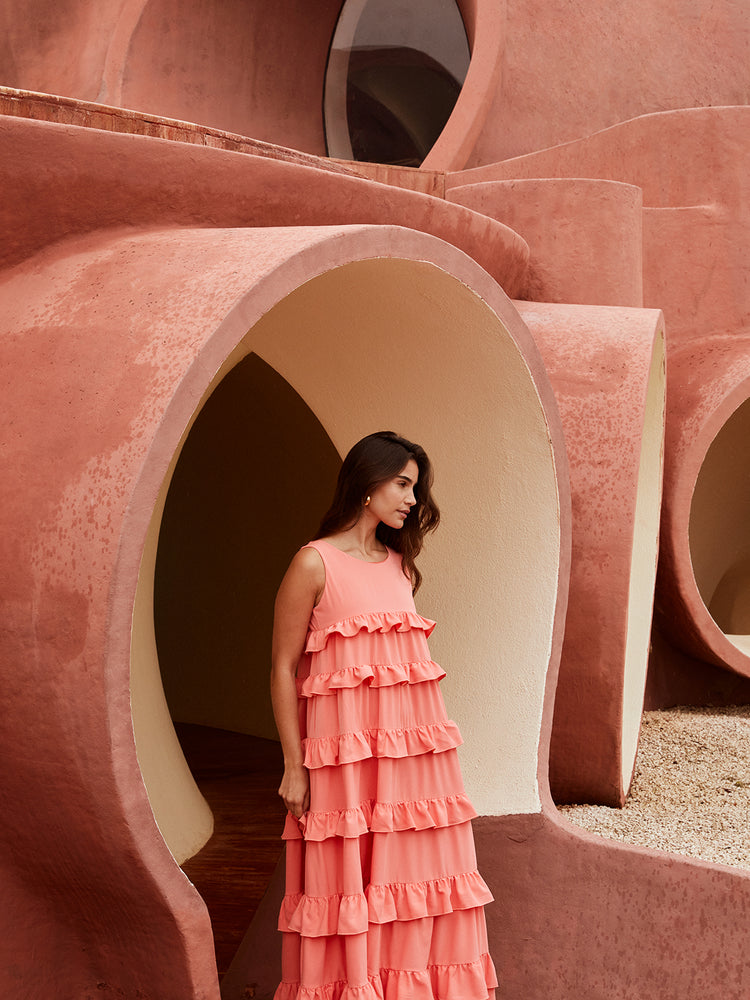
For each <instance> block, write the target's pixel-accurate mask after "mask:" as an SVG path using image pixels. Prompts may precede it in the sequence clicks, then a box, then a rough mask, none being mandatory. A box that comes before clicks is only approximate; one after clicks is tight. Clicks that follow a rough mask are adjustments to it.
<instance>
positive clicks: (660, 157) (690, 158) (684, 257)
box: [446, 107, 750, 344]
mask: <svg viewBox="0 0 750 1000" xmlns="http://www.w3.org/2000/svg"><path fill="white" fill-rule="evenodd" d="M749 167H750V107H736V108H696V109H690V110H685V111H673V112H665V113H663V114H653V115H646V116H644V117H642V118H637V119H635V120H633V121H628V122H623V123H622V124H620V125H617V126H615V127H613V128H610V129H607V130H606V131H603V132H598V133H596V134H595V135H592V136H589V137H588V138H586V139H582V140H580V141H577V142H571V143H568V144H566V145H564V146H559V147H557V148H555V149H548V150H543V151H541V152H539V153H533V154H530V155H528V156H523V157H519V158H517V159H514V160H508V161H506V162H505V163H495V164H491V165H489V166H486V167H480V168H477V169H474V170H464V171H459V172H456V173H453V174H450V175H449V176H447V177H446V189H447V190H448V191H450V190H451V189H452V188H454V187H457V186H463V185H466V184H472V185H474V184H479V183H485V182H490V181H498V180H515V179H519V178H539V179H542V178H550V177H552V178H555V177H556V178H570V179H574V178H578V177H592V178H602V179H605V180H613V181H621V182H623V183H626V184H631V185H633V186H635V187H639V188H641V189H642V191H643V206H644V213H643V304H644V305H646V306H648V307H652V308H658V309H661V310H662V311H663V312H664V315H665V317H666V321H667V329H668V336H669V342H670V344H678V343H683V342H685V341H686V340H687V339H688V338H692V337H699V338H704V337H705V336H706V335H708V334H711V333H714V332H720V333H732V332H736V333H740V332H742V331H743V330H744V329H746V325H747V316H748V314H749V313H750V281H749V280H748V272H749V270H750V264H749V263H748V259H749V258H748V254H747V247H748V245H749V244H750V216H749V215H748V212H747V209H746V205H747V202H748V198H749V197H750V169H748V168H749Z"/></svg>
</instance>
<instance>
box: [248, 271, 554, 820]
mask: <svg viewBox="0 0 750 1000" xmlns="http://www.w3.org/2000/svg"><path fill="white" fill-rule="evenodd" d="M508 309H509V310H512V306H511V305H510V304H508ZM249 340H251V341H252V348H253V350H255V351H256V352H257V353H258V354H260V355H261V356H262V357H263V358H264V359H265V360H266V361H267V362H268V363H269V364H271V365H272V366H274V367H275V368H277V369H278V370H279V371H280V372H281V373H282V374H283V375H284V377H285V378H286V379H287V380H288V381H289V382H290V383H291V384H292V385H293V386H294V387H295V389H296V390H297V391H298V392H299V393H300V394H301V395H302V396H303V397H304V399H305V401H306V402H307V403H308V405H309V406H310V407H311V408H312V409H313V410H314V412H315V414H316V416H317V417H318V418H319V419H320V420H321V422H322V423H323V425H324V426H325V428H326V430H327V432H328V434H329V435H330V437H331V439H332V440H333V442H334V444H335V445H336V447H337V449H338V450H339V451H340V452H341V453H342V454H343V453H345V452H346V451H347V450H348V448H349V447H350V446H351V445H352V444H353V443H354V442H355V441H356V440H358V439H359V438H360V437H361V436H362V435H364V434H366V433H369V432H370V431H372V430H375V429H378V428H381V429H382V428H390V429H393V430H397V431H400V432H401V433H403V434H405V435H406V436H407V437H411V438H412V439H413V440H416V441H419V442H420V443H421V444H423V445H424V447H425V448H426V449H427V451H428V453H429V454H430V455H431V457H432V459H433V461H434V463H435V467H436V492H437V496H438V499H439V502H440V505H441V508H442V511H443V522H442V525H441V527H440V529H439V530H438V532H437V534H436V535H435V536H434V537H432V538H430V539H429V542H428V544H427V547H426V551H425V553H424V555H423V557H422V559H421V566H422V568H423V571H424V573H425V578H426V579H425V584H424V585H423V588H422V590H420V592H419V594H418V595H417V596H418V601H417V605H418V608H419V609H420V611H421V612H422V613H423V614H425V615H427V616H428V617H434V618H436V619H437V620H438V623H439V624H438V628H437V629H436V631H435V632H434V633H433V636H432V638H431V648H432V650H433V655H434V657H435V658H436V659H437V660H438V661H439V662H441V663H442V665H443V666H444V668H445V669H446V670H447V671H448V677H447V678H446V680H445V681H444V682H443V692H444V695H445V699H446V702H447V705H448V710H449V714H451V715H452V716H453V718H455V719H456V721H457V722H458V723H459V725H460V727H461V728H462V731H463V734H464V739H465V744H464V746H463V747H462V750H461V757H462V764H463V769H464V777H465V781H466V786H467V790H468V791H469V794H470V795H471V797H472V799H473V801H474V804H475V806H476V808H477V809H478V811H479V812H480V813H482V814H486V815H490V814H502V813H526V812H535V811H538V810H539V809H540V798H539V790H538V787H537V754H538V748H539V738H540V731H541V717H542V704H543V698H544V686H545V678H546V671H547V665H548V661H549V655H550V648H551V637H552V623H553V617H554V610H555V602H556V595H557V573H558V559H559V551H560V536H559V503H558V496H557V483H556V476H555V470H554V464H553V458H552V450H551V445H550V440H549V435H548V428H547V423H546V418H545V415H544V412H543V409H542V407H541V403H540V401H539V398H538V396H537V393H536V389H535V387H534V384H533V382H532V380H531V378H530V375H529V371H528V369H527V367H526V364H525V362H524V361H523V359H522V357H521V356H520V354H519V352H518V349H517V348H516V346H515V344H514V342H513V341H512V339H511V338H510V336H509V335H508V332H507V330H506V328H505V327H504V326H503V324H502V323H501V321H500V320H499V318H498V317H497V315H496V314H495V313H494V312H493V311H492V310H491V309H490V308H489V307H488V306H487V305H486V304H485V303H484V302H483V301H482V300H481V299H480V298H479V297H478V296H476V295H475V294H474V293H473V292H471V290H470V289H468V288H467V287H466V286H464V285H462V284H461V283H460V282H459V281H457V280H456V279H454V278H451V277H450V276H449V275H447V274H445V272H442V271H441V270H439V269H438V268H437V267H435V266H433V265H430V264H427V263H418V262H414V261H404V260H393V259H387V258H384V259H376V260H370V261H360V262H356V263H352V264H348V265H346V266H344V267H340V268H338V269H336V270H333V271H329V272H328V273H326V274H325V275H323V276H321V277H319V278H315V279H314V280H312V281H310V282H308V283H307V284H306V285H303V286H302V287H301V288H299V289H297V290H296V291H295V292H293V293H292V294H291V295H289V296H288V297H287V298H286V299H284V301H283V302H281V303H279V305H278V306H276V307H275V308H274V309H273V310H272V311H271V312H269V313H268V314H267V315H266V316H265V317H264V318H263V319H262V320H261V321H260V322H259V323H258V324H256V326H255V327H254V328H253V330H252V331H251V334H250V335H249Z"/></svg>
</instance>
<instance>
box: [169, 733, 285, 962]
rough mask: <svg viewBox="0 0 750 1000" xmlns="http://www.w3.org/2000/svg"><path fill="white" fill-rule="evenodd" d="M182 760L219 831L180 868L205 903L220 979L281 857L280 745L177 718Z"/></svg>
mask: <svg viewBox="0 0 750 1000" xmlns="http://www.w3.org/2000/svg"><path fill="white" fill-rule="evenodd" d="M175 729H176V730H177V735H178V737H179V740H180V743H181V744H182V749H183V752H184V754H185V759H186V760H187V762H188V765H189V766H190V770H191V771H192V772H193V776H194V778H195V780H196V782H197V784H198V787H199V788H200V790H201V792H202V793H203V795H204V796H205V798H206V800H207V801H208V804H209V805H210V807H211V810H212V811H213V814H214V822H215V829H214V835H213V837H212V838H211V839H210V840H209V842H208V843H207V844H206V846H205V847H204V848H203V850H202V851H200V852H199V853H198V854H196V855H195V857H193V858H190V859H189V860H188V861H186V862H185V863H184V864H183V866H182V869H183V871H184V872H185V874H186V875H187V877H188V878H189V879H190V881H191V882H192V883H193V884H194V885H195V887H196V888H197V889H198V892H200V894H201V896H202V897H203V899H204V900H205V903H206V906H207V907H208V912H209V913H210V915H211V923H212V925H213V929H214V941H215V943H216V964H217V968H218V971H219V976H220V977H221V976H223V975H224V973H225V972H226V970H227V968H228V967H229V964H230V962H231V961H232V958H233V957H234V954H235V952H236V951H237V948H238V947H239V944H240V942H241V941H242V938H243V936H244V934H245V931H246V930H247V928H248V925H249V924H250V921H251V920H252V918H253V915H254V913H255V910H256V909H257V906H258V903H259V902H260V900H261V899H262V897H263V894H264V892H265V891H266V887H267V885H268V881H269V879H270V877H271V875H272V873H273V871H274V869H275V867H276V865H277V863H278V860H279V857H280V856H281V849H282V842H281V840H280V837H281V831H282V828H283V825H284V815H285V810H284V806H283V803H282V802H281V799H280V798H279V796H278V795H277V792H276V790H277V788H278V787H279V782H280V781H281V772H282V760H281V748H280V746H279V744H278V743H277V742H276V741H275V740H263V739H259V738H257V737H254V736H245V735H243V734H241V733H230V732H227V731H226V730H223V729H211V728H208V727H205V726H194V725H186V724H184V723H176V724H175Z"/></svg>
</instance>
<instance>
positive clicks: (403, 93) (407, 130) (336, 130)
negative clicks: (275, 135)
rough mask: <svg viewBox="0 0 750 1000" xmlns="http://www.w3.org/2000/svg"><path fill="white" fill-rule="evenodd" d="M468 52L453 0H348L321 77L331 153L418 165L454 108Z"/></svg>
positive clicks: (457, 10) (327, 135)
mask: <svg viewBox="0 0 750 1000" xmlns="http://www.w3.org/2000/svg"><path fill="white" fill-rule="evenodd" d="M470 58H471V55H470V51H469V43H468V38H467V35H466V29H465V27H464V22H463V19H462V17H461V12H460V10H459V8H458V5H457V4H456V2H455V0H432V2H431V3H430V4H427V5H424V4H420V5H415V4H412V3H409V2H408V0H347V2H346V3H345V4H344V6H343V8H342V10H341V14H340V16H339V20H338V24H337V26H336V31H335V33H334V37H333V42H332V44H331V49H330V52H329V57H328V67H327V70H326V78H325V89H324V100H323V108H324V120H325V132H326V146H327V149H328V155H329V156H335V157H339V158H341V159H346V160H362V161H368V162H375V163H388V164H398V165H400V166H411V167H418V166H419V165H420V164H421V163H422V161H423V160H424V159H425V157H426V156H427V154H428V153H429V152H430V150H431V149H432V147H433V145H434V144H435V142H436V141H437V139H438V137H439V135H440V133H441V132H442V130H443V128H444V127H445V125H446V123H447V121H448V119H449V117H450V115H451V112H452V111H453V108H454V106H455V104H456V101H457V100H458V96H459V94H460V92H461V87H462V85H463V82H464V80H465V78H466V74H467V72H468V68H469V61H470Z"/></svg>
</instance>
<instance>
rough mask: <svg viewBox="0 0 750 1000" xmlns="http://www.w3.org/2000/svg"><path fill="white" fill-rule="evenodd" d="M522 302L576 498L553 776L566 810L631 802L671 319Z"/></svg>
mask: <svg viewBox="0 0 750 1000" xmlns="http://www.w3.org/2000/svg"><path fill="white" fill-rule="evenodd" d="M517 306H518V310H519V313H520V315H521V317H522V318H523V320H524V322H525V323H526V325H527V326H528V327H529V330H530V331H531V333H532V335H533V337H534V339H535V341H536V343H537V346H538V347H539V351H540V353H541V355H542V358H543V360H544V363H545V367H546V369H547V373H548V375H549V378H550V381H551V383H552V388H553V391H554V393H555V397H556V399H557V403H558V406H559V407H560V419H561V420H562V425H563V431H564V433H565V440H566V447H567V451H568V460H569V462H570V488H571V493H572V499H573V539H572V554H571V572H570V593H569V601H568V613H567V617H566V621H565V639H564V642H563V648H562V654H561V659H560V672H559V678H558V683H557V690H556V693H555V716H554V723H553V726H552V736H551V746H550V765H549V781H550V785H551V788H552V795H553V797H554V799H555V801H556V802H594V803H600V804H604V805H609V806H621V805H623V803H624V801H625V798H626V796H627V794H628V790H629V787H630V780H631V776H632V772H633V766H634V764H635V752H636V745H637V744H636V740H635V738H634V735H635V734H637V731H638V729H639V728H640V719H641V714H642V708H643V693H644V686H645V680H646V665H647V660H648V648H649V635H650V631H651V608H652V603H653V593H654V581H655V577H656V559H657V552H658V533H659V506H660V498H661V478H662V459H663V438H664V390H665V384H664V376H663V363H664V352H663V319H662V316H661V314H660V313H658V312H656V311H652V310H645V309H617V308H612V307H595V306H570V305H551V304H548V303H536V302H519V303H517ZM655 364H656V371H654V368H655ZM639 495H640V496H641V499H640V504H639ZM644 495H645V497H644ZM644 499H645V502H644ZM644 562H645V565H643V563H644Z"/></svg>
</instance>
